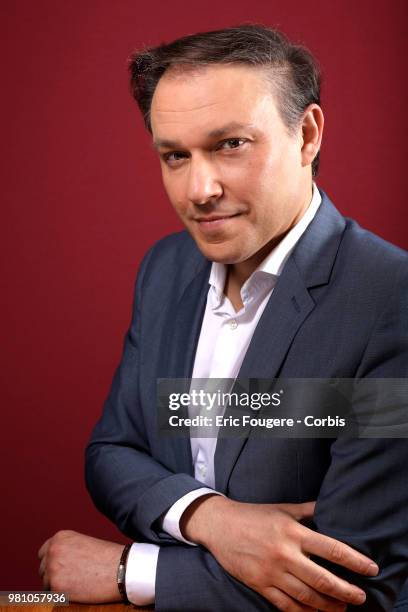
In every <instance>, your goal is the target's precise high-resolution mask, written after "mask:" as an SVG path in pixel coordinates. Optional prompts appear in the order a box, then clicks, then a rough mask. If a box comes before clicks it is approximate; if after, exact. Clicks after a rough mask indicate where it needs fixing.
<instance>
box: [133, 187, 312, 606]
mask: <svg viewBox="0 0 408 612" xmlns="http://www.w3.org/2000/svg"><path fill="white" fill-rule="evenodd" d="M320 203H321V196H320V193H319V191H318V189H317V188H316V185H315V184H314V183H313V196H312V200H311V203H310V205H309V207H308V209H307V210H306V212H305V213H304V215H303V217H302V218H301V219H300V220H299V221H298V223H297V224H296V225H295V226H294V227H293V228H292V229H291V230H290V232H288V234H287V235H286V236H285V237H284V238H283V240H282V241H281V242H280V243H279V244H278V245H277V246H276V247H275V248H274V249H273V250H272V251H271V252H270V253H269V255H268V256H267V257H266V259H264V261H263V262H262V263H261V264H260V265H259V267H258V268H257V269H256V270H255V271H254V272H253V273H252V274H251V276H250V277H249V278H248V280H247V281H246V282H245V283H244V284H243V286H242V288H241V300H242V303H243V307H242V308H241V310H239V311H238V312H236V311H235V310H234V307H233V306H232V304H231V302H230V300H229V299H228V298H227V297H226V296H225V295H224V285H225V278H226V274H227V268H226V266H225V265H224V264H220V263H217V262H214V263H213V264H212V267H211V273H210V278H209V285H210V287H209V290H208V296H207V304H206V309H205V313H204V318H203V322H202V325H201V333H200V338H199V341H198V345H197V351H196V355H195V360H194V368H193V375H192V378H193V379H194V378H229V379H235V378H236V377H237V376H238V373H239V370H240V368H241V365H242V362H243V360H244V357H245V354H246V352H247V349H248V346H249V343H250V342H251V339H252V336H253V334H254V331H255V328H256V326H257V324H258V321H259V319H260V317H261V315H262V313H263V311H264V308H265V306H266V304H267V302H268V300H269V298H270V296H271V294H272V291H273V289H274V287H275V284H276V282H277V279H278V277H279V275H280V274H281V272H282V270H283V267H284V265H285V263H286V261H287V259H288V257H289V256H290V254H291V253H292V251H293V249H294V247H295V246H296V243H297V241H298V240H299V238H300V237H301V235H302V234H303V232H304V231H305V229H306V228H307V226H308V225H309V223H310V222H311V221H312V219H313V217H314V216H315V214H316V212H317V209H318V208H319V206H320ZM215 433H216V432H215ZM216 444H217V438H216V437H213V438H191V453H192V458H193V465H194V477H195V478H196V480H198V481H200V482H202V483H203V485H205V486H203V487H202V488H200V489H196V490H195V491H191V492H190V493H187V495H184V496H183V497H182V498H181V499H179V500H178V501H177V502H175V504H173V505H172V506H171V508H169V510H168V511H167V513H166V515H165V516H164V518H163V525H162V527H163V530H164V531H166V532H167V533H168V534H170V535H171V536H173V537H174V538H176V539H177V540H180V541H182V542H186V543H188V544H191V545H193V546H194V543H192V542H189V541H188V540H186V539H185V538H184V537H183V536H182V534H181V532H180V519H181V516H182V514H183V512H184V511H185V509H186V508H187V507H188V506H189V505H190V504H191V503H192V502H193V501H194V500H195V499H197V498H198V497H200V496H202V495H205V494H207V493H216V491H215V490H214V486H215V477H214V454H215V448H216ZM159 551H160V547H159V546H157V545H156V544H138V543H135V544H133V545H132V547H131V549H130V551H129V556H128V561H127V568H126V591H127V595H128V598H129V601H131V602H132V603H134V604H136V605H139V606H141V605H148V604H151V603H153V602H154V598H155V579H156V568H157V561H158V556H159Z"/></svg>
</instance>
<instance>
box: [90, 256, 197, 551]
mask: <svg viewBox="0 0 408 612" xmlns="http://www.w3.org/2000/svg"><path fill="white" fill-rule="evenodd" d="M153 248H154V247H153ZM152 252H153V250H151V251H149V253H148V254H147V255H146V257H145V259H144V261H143V263H142V265H141V267H140V272H139V274H138V279H137V282H136V288H135V297H134V307H133V315H132V321H131V325H130V329H129V331H128V333H127V335H126V337H125V342H124V349H123V354H122V359H121V362H120V365H119V367H118V369H117V371H116V373H115V375H114V378H113V382H112V386H111V389H110V392H109V395H108V398H107V400H106V402H105V405H104V409H103V413H102V416H101V418H100V420H99V421H98V423H97V424H96V426H95V428H94V430H93V432H92V435H91V439H90V441H89V444H88V446H87V448H86V453H85V455H86V456H85V481H86V485H87V488H88V491H89V493H90V495H91V497H92V499H93V501H94V503H95V505H96V507H97V508H98V509H99V510H100V511H101V512H102V513H103V514H105V515H106V516H107V517H108V518H109V519H110V520H112V521H113V522H114V523H115V524H116V525H117V527H118V528H119V529H120V530H121V531H122V532H123V533H124V534H125V535H127V536H128V537H130V538H132V539H135V540H138V539H139V540H140V539H143V541H146V542H152V543H155V544H161V543H163V542H168V543H171V542H175V540H173V538H172V537H171V536H169V535H168V534H166V533H165V532H164V531H162V530H161V529H160V528H159V527H158V523H156V525H155V522H156V521H157V520H158V519H159V518H160V517H161V516H162V515H163V514H164V513H165V512H166V511H167V510H168V508H169V507H170V506H172V504H173V503H174V502H176V501H177V500H178V499H179V498H180V497H182V496H183V495H185V494H186V493H188V492H189V491H192V490H194V489H198V488H201V487H202V483H200V482H198V481H197V480H195V479H194V478H192V477H191V476H189V475H188V474H175V473H173V472H171V471H169V470H168V469H167V468H166V467H165V466H164V465H162V464H161V463H160V462H159V461H157V460H156V459H154V458H153V457H152V456H151V454H150V449H149V441H148V436H147V432H146V429H145V424H144V420H143V414H142V411H141V410H138V406H139V387H138V385H139V376H138V368H139V359H140V355H139V344H140V328H141V302H142V293H143V292H142V287H143V283H144V278H145V274H146V270H147V268H148V266H149V262H150V259H151V256H152Z"/></svg>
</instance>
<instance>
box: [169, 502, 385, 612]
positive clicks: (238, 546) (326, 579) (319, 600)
mask: <svg viewBox="0 0 408 612" xmlns="http://www.w3.org/2000/svg"><path fill="white" fill-rule="evenodd" d="M314 506H315V503H314V502H309V503H305V504H247V503H241V502H235V501H232V500H229V499H227V498H225V497H221V496H218V495H212V496H209V497H205V498H199V499H198V500H196V501H195V502H193V504H191V506H189V507H188V508H187V510H186V511H185V512H184V514H183V516H182V520H181V531H182V533H183V535H184V536H185V537H186V538H187V539H189V540H191V541H194V542H196V543H197V544H202V545H203V546H205V547H206V548H207V549H208V550H209V551H210V552H211V553H212V554H213V555H214V557H215V558H216V559H217V561H218V562H219V563H220V564H221V565H222V567H223V568H224V569H225V570H226V571H227V572H228V573H229V574H231V575H232V576H234V577H235V578H237V579H238V580H240V581H241V582H243V583H244V584H246V585H247V586H249V587H250V588H251V589H253V590H255V591H257V592H258V593H260V594H261V595H262V596H263V597H265V598H266V599H267V600H269V601H270V602H271V603H273V604H274V605H275V606H276V607H277V608H278V609H279V610H288V611H290V612H301V611H302V612H304V611H306V610H307V611H310V610H316V609H319V610H324V611H328V612H342V611H343V610H346V607H347V606H346V604H347V603H350V604H354V605H359V604H362V603H364V601H365V593H364V591H362V590H361V589H359V588H358V587H356V586H354V585H352V584H350V583H348V582H346V581H345V580H343V579H341V578H339V577H337V576H335V575H334V574H332V573H330V572H329V571H328V570H326V569H325V568H323V567H321V566H319V565H318V564H317V563H314V562H313V561H311V560H310V558H309V557H310V555H316V556H318V557H321V558H323V559H327V560H329V561H332V562H334V563H337V564H338V565H342V566H344V567H346V568H348V569H350V570H352V571H354V572H357V573H359V574H363V575H367V576H375V575H376V574H377V573H378V567H377V565H376V564H375V563H374V562H373V561H372V560H371V559H369V558H368V557H365V556H364V555H362V554H360V553H358V552H357V551H355V550H353V549H352V548H350V547H349V546H347V545H346V544H343V543H342V542H339V541H338V540H335V539H333V538H329V537H327V536H324V535H322V534H319V533H316V532H315V531H312V530H311V529H308V528H307V527H305V526H304V525H302V524H301V523H300V522H299V521H301V520H303V519H308V518H311V517H312V516H313V512H314Z"/></svg>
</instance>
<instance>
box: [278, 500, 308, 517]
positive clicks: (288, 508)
mask: <svg viewBox="0 0 408 612" xmlns="http://www.w3.org/2000/svg"><path fill="white" fill-rule="evenodd" d="M315 506H316V502H315V501H312V502H304V503H303V504H279V507H280V508H281V509H282V510H283V511H284V512H287V513H288V514H290V515H291V516H292V517H293V518H294V519H296V520H297V521H301V520H302V519H305V518H311V517H312V516H313V514H314V509H315Z"/></svg>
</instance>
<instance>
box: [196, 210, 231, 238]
mask: <svg viewBox="0 0 408 612" xmlns="http://www.w3.org/2000/svg"><path fill="white" fill-rule="evenodd" d="M239 216H241V213H236V214H235V215H208V216H206V217H195V219H194V221H195V222H196V223H197V224H198V227H199V228H200V230H201V231H203V232H205V233H210V232H214V231H218V230H219V229H223V228H224V226H225V225H226V224H228V223H230V222H231V221H232V220H233V219H236V218H237V217H239Z"/></svg>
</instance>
